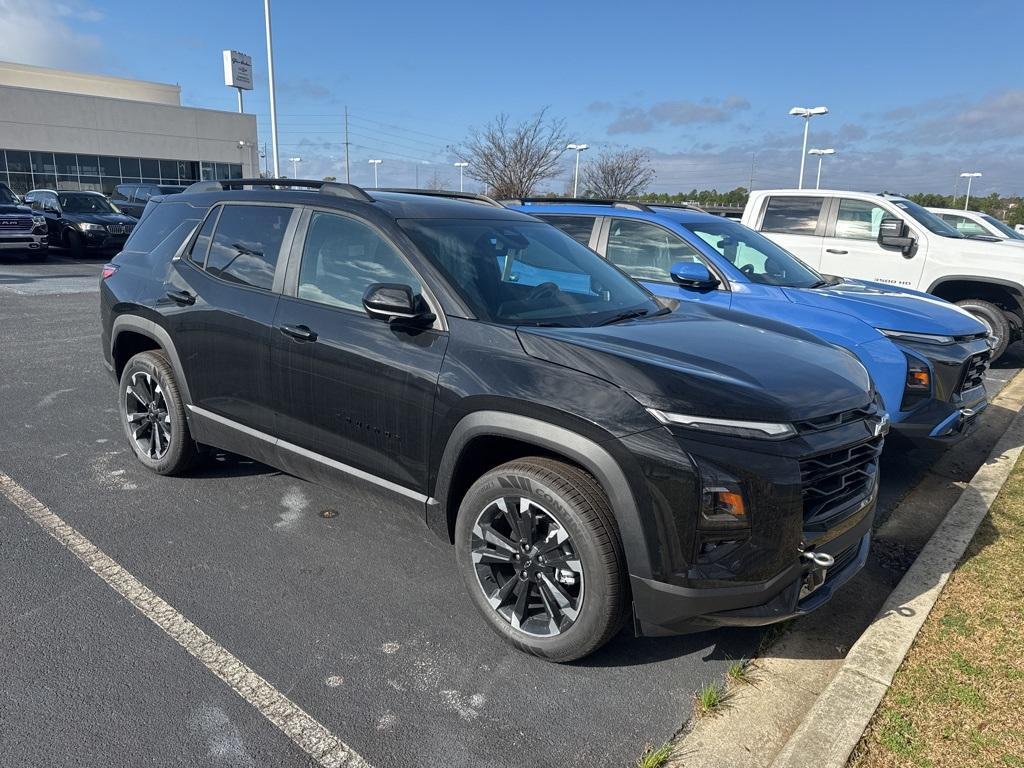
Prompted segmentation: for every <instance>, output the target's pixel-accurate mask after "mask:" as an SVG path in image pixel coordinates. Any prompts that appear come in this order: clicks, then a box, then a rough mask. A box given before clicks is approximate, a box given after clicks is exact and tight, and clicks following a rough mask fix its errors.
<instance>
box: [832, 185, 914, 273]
mask: <svg viewBox="0 0 1024 768" xmlns="http://www.w3.org/2000/svg"><path fill="white" fill-rule="evenodd" d="M833 210H834V211H835V213H834V214H833V215H832V216H831V217H830V218H831V219H832V221H830V222H829V224H828V227H827V229H826V230H825V237H824V238H823V241H824V245H823V249H822V257H821V271H822V272H824V273H825V274H828V275H840V276H842V277H859V278H861V279H862V280H874V281H875V282H879V283H888V284H889V285H898V286H901V287H904V288H917V287H918V282H919V281H920V279H921V273H922V272H923V271H924V262H925V251H926V250H927V240H926V239H925V238H923V237H921V235H920V234H919V232H918V230H917V229H916V228H914V227H913V226H912V227H911V230H912V231H913V233H914V236H915V237H916V238H917V245H916V247H915V248H914V250H913V252H912V253H911V255H910V256H909V258H908V257H907V256H904V255H903V252H902V251H901V250H900V249H899V248H888V247H886V248H883V247H882V246H881V245H879V244H878V225H879V224H880V223H881V221H882V219H893V218H898V219H902V220H903V221H906V222H908V223H909V222H911V221H912V219H911V217H910V216H907V215H905V214H901V213H900V212H898V208H897V207H895V206H893V205H892V204H889V203H888V202H884V201H882V200H877V201H875V200H858V199H855V198H849V197H841V198H838V199H837V200H836V201H835V203H834V204H833Z"/></svg>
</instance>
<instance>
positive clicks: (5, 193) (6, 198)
mask: <svg viewBox="0 0 1024 768" xmlns="http://www.w3.org/2000/svg"><path fill="white" fill-rule="evenodd" d="M0 203H3V204H4V205H17V204H18V198H16V197H15V196H14V193H13V192H11V190H9V189H8V188H7V187H5V186H4V185H3V184H0Z"/></svg>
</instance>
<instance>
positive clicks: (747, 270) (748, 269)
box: [740, 264, 754, 277]
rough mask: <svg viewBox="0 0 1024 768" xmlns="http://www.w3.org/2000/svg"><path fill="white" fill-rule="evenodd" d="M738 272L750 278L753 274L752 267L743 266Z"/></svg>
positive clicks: (751, 265)
mask: <svg viewBox="0 0 1024 768" xmlns="http://www.w3.org/2000/svg"><path fill="white" fill-rule="evenodd" d="M740 272H742V273H743V274H744V275H746V276H747V277H750V276H751V275H753V274H754V265H753V264H744V265H743V266H742V267H740Z"/></svg>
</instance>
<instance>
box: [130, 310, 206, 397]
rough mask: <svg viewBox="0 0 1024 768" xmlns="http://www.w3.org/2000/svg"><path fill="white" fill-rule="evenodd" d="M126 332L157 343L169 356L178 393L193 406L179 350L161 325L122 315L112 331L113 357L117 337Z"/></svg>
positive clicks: (144, 319)
mask: <svg viewBox="0 0 1024 768" xmlns="http://www.w3.org/2000/svg"><path fill="white" fill-rule="evenodd" d="M124 331H132V332H133V333H138V334H140V335H142V336H146V337H147V338H150V339H152V340H153V341H155V342H156V343H157V344H158V345H159V346H160V349H161V350H163V352H164V353H165V354H166V355H167V359H168V361H170V363H171V368H172V369H173V370H174V378H175V379H176V380H177V383H178V391H179V392H180V393H181V396H182V398H183V399H184V401H185V403H184V404H185V405H186V406H187V405H192V394H191V393H190V392H189V389H188V380H187V379H186V378H185V369H184V368H182V366H181V358H180V357H178V350H177V348H176V347H175V346H174V342H173V341H171V336H170V334H169V333H167V331H166V330H165V329H164V328H163V327H162V326H161V325H159V324H157V323H154V322H153V321H152V320H147V319H146V318H144V317H138V316H136V315H121V316H119V317H117V318H115V319H114V324H113V326H112V327H111V329H110V353H111V357H113V353H114V347H115V346H116V345H117V337H118V335H119V334H121V333H122V332H124Z"/></svg>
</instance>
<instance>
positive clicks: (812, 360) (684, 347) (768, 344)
mask: <svg viewBox="0 0 1024 768" xmlns="http://www.w3.org/2000/svg"><path fill="white" fill-rule="evenodd" d="M518 334H519V338H520V341H521V342H522V345H523V348H524V349H525V350H526V353H527V354H529V355H531V356H533V357H536V358H539V359H542V360H547V361H548V362H551V363H555V364H557V365H562V366H566V367H568V368H572V369H575V370H579V371H583V372H585V373H589V374H591V375H592V376H597V377H599V378H601V379H604V380H605V381H608V382H611V383H612V384H615V385H617V386H620V387H622V388H623V389H625V390H626V391H627V392H629V393H630V394H631V395H633V397H635V398H636V399H637V400H638V401H639V402H640V403H641V404H643V405H645V406H648V407H653V408H659V409H662V410H666V411H675V412H679V413H686V414H692V415H698V416H708V417H718V418H732V419H746V420H751V421H786V422H788V421H795V420H801V419H808V418H814V417H817V416H824V415H826V414H830V413H836V412H838V411H843V410H847V409H851V408H859V407H862V406H863V405H865V403H866V402H867V401H868V398H869V395H868V391H869V390H870V389H871V380H870V378H869V377H868V373H867V371H866V370H865V368H864V366H863V365H861V364H860V362H859V361H858V360H857V359H856V358H855V357H854V356H853V355H852V354H851V353H849V352H847V351H846V350H843V349H840V348H839V347H835V346H832V345H831V344H827V343H825V342H823V341H821V340H819V339H818V338H817V337H815V336H812V335H811V334H809V333H807V332H805V331H802V330H801V329H799V328H796V327H794V326H789V325H785V324H783V323H779V322H776V321H773V320H770V319H766V318H761V317H755V316H753V315H749V314H746V313H742V312H736V311H733V310H727V309H721V308H717V307H704V306H692V305H691V306H688V307H687V308H686V310H685V312H683V311H680V310H677V311H676V312H675V313H673V314H671V315H666V316H664V317H656V318H651V319H647V320H635V321H631V322H624V323H620V324H617V325H609V326H603V327H597V328H537V327H528V326H522V327H520V328H519V329H518Z"/></svg>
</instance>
